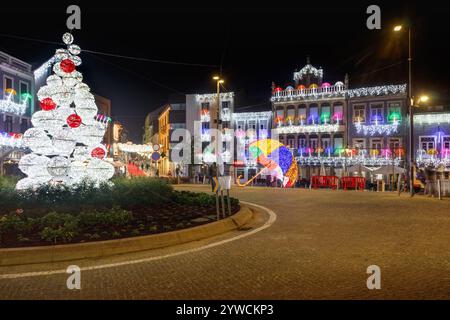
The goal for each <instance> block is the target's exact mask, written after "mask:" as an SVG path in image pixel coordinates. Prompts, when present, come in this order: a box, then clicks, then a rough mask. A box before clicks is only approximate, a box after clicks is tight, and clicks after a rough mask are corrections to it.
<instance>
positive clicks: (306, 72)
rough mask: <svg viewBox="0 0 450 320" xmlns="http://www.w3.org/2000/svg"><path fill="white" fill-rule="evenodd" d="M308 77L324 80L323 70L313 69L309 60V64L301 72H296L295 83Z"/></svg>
mask: <svg viewBox="0 0 450 320" xmlns="http://www.w3.org/2000/svg"><path fill="white" fill-rule="evenodd" d="M307 75H312V76H314V77H316V78H323V70H322V69H317V68H315V67H313V66H312V65H311V64H310V63H309V59H308V62H307V64H306V65H305V66H304V67H303V68H302V69H301V70H300V71H298V72H294V80H295V81H301V80H303V79H304V78H305V76H307Z"/></svg>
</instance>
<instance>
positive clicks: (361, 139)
mask: <svg viewBox="0 0 450 320" xmlns="http://www.w3.org/2000/svg"><path fill="white" fill-rule="evenodd" d="M360 142H362V143H360ZM359 144H361V145H362V147H359V149H366V146H367V139H366V138H353V140H352V145H353V148H358V145H359Z"/></svg>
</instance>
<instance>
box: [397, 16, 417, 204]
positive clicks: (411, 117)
mask: <svg viewBox="0 0 450 320" xmlns="http://www.w3.org/2000/svg"><path fill="white" fill-rule="evenodd" d="M402 29H403V26H402V25H397V26H395V27H394V32H400V31H401V30H402ZM411 51H412V50H411V26H408V113H409V194H410V196H411V197H412V196H414V136H413V133H414V131H413V130H414V115H413V100H412V99H413V98H412V73H411V64H412V52H411Z"/></svg>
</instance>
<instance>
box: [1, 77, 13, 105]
mask: <svg viewBox="0 0 450 320" xmlns="http://www.w3.org/2000/svg"><path fill="white" fill-rule="evenodd" d="M6 79H9V80H11V84H12V86H11V88H7V87H6ZM6 89H14V78H13V77H10V76H8V75H6V74H4V75H3V99H6V96H5V90H6Z"/></svg>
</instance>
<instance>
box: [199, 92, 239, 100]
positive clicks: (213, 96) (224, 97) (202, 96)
mask: <svg viewBox="0 0 450 320" xmlns="http://www.w3.org/2000/svg"><path fill="white" fill-rule="evenodd" d="M233 98H234V92H223V93H220V101H230V100H232V99H233ZM196 100H197V102H212V101H215V100H217V94H216V93H206V94H197V95H196Z"/></svg>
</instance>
